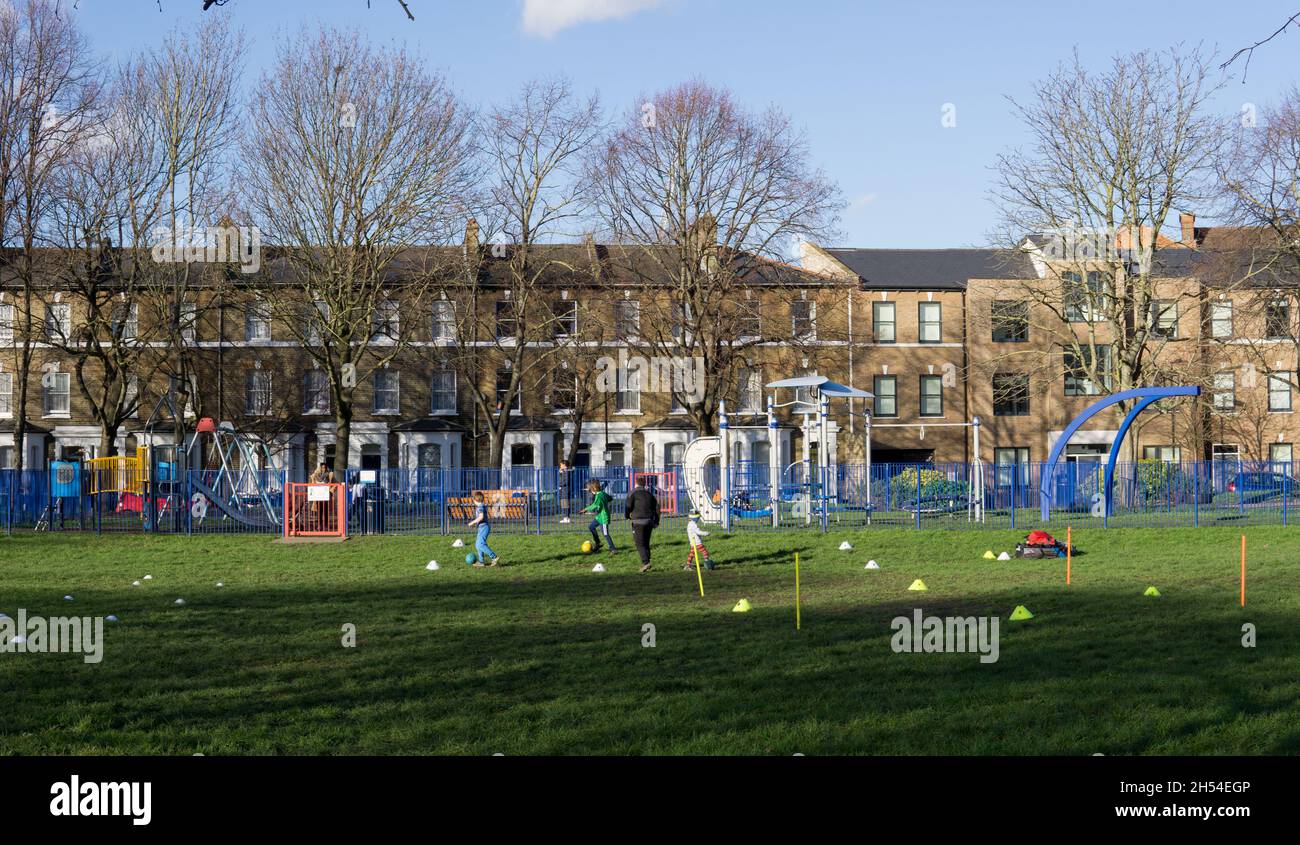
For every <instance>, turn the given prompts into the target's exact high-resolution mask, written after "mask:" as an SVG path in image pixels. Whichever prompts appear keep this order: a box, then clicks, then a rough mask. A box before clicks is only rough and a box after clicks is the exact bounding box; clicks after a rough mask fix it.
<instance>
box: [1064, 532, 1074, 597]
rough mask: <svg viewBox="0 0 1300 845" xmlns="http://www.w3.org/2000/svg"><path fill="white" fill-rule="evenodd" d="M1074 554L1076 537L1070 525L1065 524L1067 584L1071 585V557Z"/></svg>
mask: <svg viewBox="0 0 1300 845" xmlns="http://www.w3.org/2000/svg"><path fill="white" fill-rule="evenodd" d="M1073 555H1074V538H1073V532H1072V531H1071V530H1070V526H1068V525H1067V526H1065V586H1067V587H1068V586H1070V559H1071V557H1072V556H1073Z"/></svg>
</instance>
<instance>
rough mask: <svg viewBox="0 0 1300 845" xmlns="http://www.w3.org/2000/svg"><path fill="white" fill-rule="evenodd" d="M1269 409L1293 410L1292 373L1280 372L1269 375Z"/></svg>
mask: <svg viewBox="0 0 1300 845" xmlns="http://www.w3.org/2000/svg"><path fill="white" fill-rule="evenodd" d="M1268 409H1269V410H1270V411H1289V410H1291V373H1289V372H1281V371H1279V372H1274V373H1269V374H1268Z"/></svg>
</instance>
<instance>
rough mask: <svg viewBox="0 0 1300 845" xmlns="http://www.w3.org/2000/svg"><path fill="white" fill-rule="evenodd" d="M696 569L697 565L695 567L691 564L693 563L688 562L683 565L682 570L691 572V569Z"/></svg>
mask: <svg viewBox="0 0 1300 845" xmlns="http://www.w3.org/2000/svg"><path fill="white" fill-rule="evenodd" d="M694 569H695V567H694V566H691V565H690V564H689V563H688V564H686V565H684V566H683V567H682V572H690V571H692V570H694Z"/></svg>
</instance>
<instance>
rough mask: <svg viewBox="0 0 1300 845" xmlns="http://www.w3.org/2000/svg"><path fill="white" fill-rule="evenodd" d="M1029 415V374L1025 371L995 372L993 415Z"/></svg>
mask: <svg viewBox="0 0 1300 845" xmlns="http://www.w3.org/2000/svg"><path fill="white" fill-rule="evenodd" d="M1028 415H1029V376H1028V375H1026V374H1025V373H994V375H993V416H995V417H1025V416H1028Z"/></svg>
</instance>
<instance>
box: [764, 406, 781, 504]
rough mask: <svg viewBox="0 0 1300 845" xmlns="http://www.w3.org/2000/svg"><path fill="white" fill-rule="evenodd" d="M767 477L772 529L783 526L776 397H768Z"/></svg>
mask: <svg viewBox="0 0 1300 845" xmlns="http://www.w3.org/2000/svg"><path fill="white" fill-rule="evenodd" d="M767 442H768V446H767V477H768V502H769V506H770V507H771V508H772V527H773V528H777V527H779V526H780V524H781V437H780V430H779V429H778V427H777V423H776V397H775V396H773V395H772V394H770V393H769V394H768V396H767Z"/></svg>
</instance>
